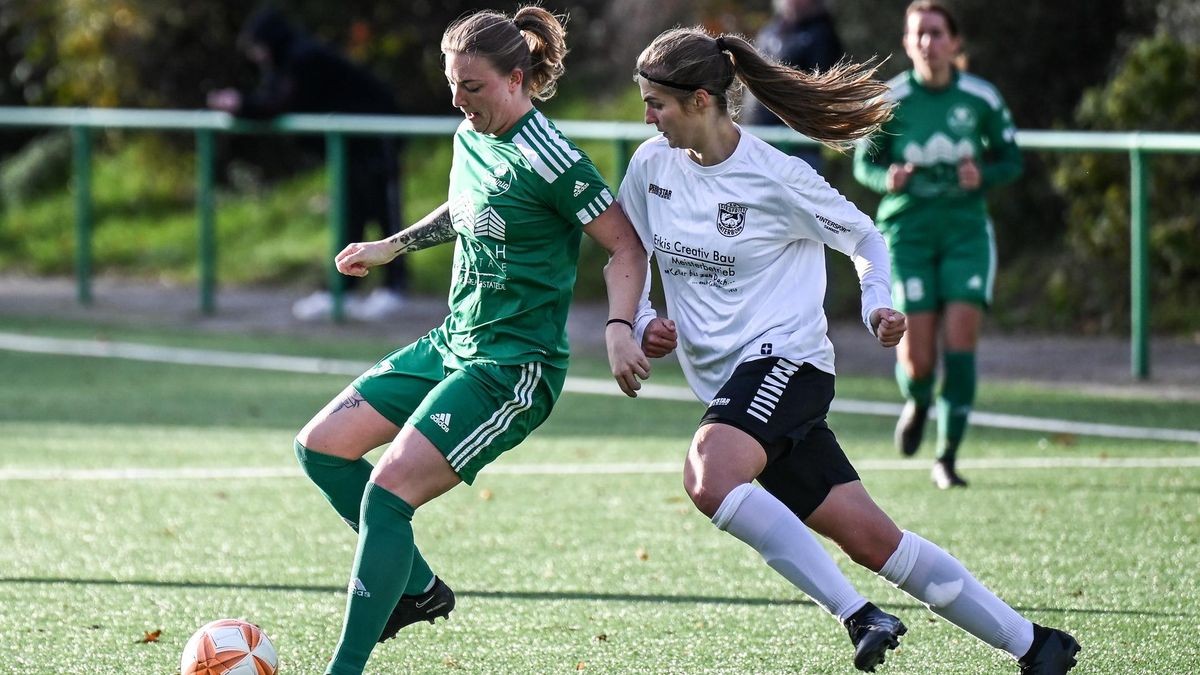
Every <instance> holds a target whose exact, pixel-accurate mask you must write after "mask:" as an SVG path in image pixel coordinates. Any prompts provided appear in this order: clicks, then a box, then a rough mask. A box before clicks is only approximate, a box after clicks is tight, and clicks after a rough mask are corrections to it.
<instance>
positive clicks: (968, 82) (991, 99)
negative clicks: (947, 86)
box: [958, 73, 1002, 110]
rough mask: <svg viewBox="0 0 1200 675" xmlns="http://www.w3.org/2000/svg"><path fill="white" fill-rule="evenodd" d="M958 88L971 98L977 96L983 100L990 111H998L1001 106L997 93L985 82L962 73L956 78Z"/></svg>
mask: <svg viewBox="0 0 1200 675" xmlns="http://www.w3.org/2000/svg"><path fill="white" fill-rule="evenodd" d="M958 88H959V89H962V90H963V91H965V92H967V93H968V94H971V95H972V96H978V97H979V98H981V99H983V100H984V101H986V102H987V104H988V105H989V106H991V108H992V110H999V109H1000V106H1001V105H1002V103H1001V99H1000V94H999V92H997V91H996V88H995V87H993V86H992V85H991V84H989V83H988V82H987V80H982V79H980V78H978V77H975V76H974V75H968V74H967V73H962V74H961V75H959V76H958Z"/></svg>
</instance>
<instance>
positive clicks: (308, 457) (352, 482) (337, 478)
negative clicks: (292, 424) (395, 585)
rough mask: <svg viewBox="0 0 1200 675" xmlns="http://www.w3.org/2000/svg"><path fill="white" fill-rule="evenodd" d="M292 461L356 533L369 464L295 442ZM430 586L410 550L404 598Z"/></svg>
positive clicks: (417, 555) (423, 566)
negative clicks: (409, 568)
mask: <svg viewBox="0 0 1200 675" xmlns="http://www.w3.org/2000/svg"><path fill="white" fill-rule="evenodd" d="M295 446H296V459H297V461H299V462H300V468H302V469H304V473H306V474H308V477H309V478H310V479H312V482H314V483H316V484H317V488H318V489H320V490H321V494H323V495H325V499H327V500H329V503H330V504H332V505H333V510H335V511H337V513H338V515H339V516H341V517H342V520H344V521H346V524H347V525H349V526H350V527H352V528H354V531H355V532H357V531H358V516H359V510H360V508H361V506H362V501H363V491H364V490H365V489H366V487H367V482H368V481H370V480H371V468H372V467H371V463H370V462H368V461H367V460H365V459H359V460H355V461H351V460H348V459H342V458H341V457H334V456H333V455H327V454H325V453H322V452H315V451H313V450H309V449H308V448H306V447H304V446H303V445H301V444H300V441H295ZM432 583H433V570H431V569H429V563H427V562H425V558H423V557H421V552H420V551H417V550H415V549H414V551H413V561H412V573H411V574H409V577H408V586H407V587H406V588H405V589H404V594H405V595H417V594H419V593H424V592H425V591H426V590H427V589H428V588H429V586H430V584H432Z"/></svg>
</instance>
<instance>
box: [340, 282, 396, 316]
mask: <svg viewBox="0 0 1200 675" xmlns="http://www.w3.org/2000/svg"><path fill="white" fill-rule="evenodd" d="M402 309H404V296H403V295H401V294H400V293H397V292H396V291H393V290H391V289H388V288H376V289H375V290H373V291H371V293H370V294H369V295H368V296H367V297H365V298H363V299H361V300H357V301H355V302H351V303H347V305H346V314H347V316H349V317H350V318H351V319H357V320H358V321H382V320H384V319H390V318H392V317H394V316H396V315H397V314H399V313H400V310H402Z"/></svg>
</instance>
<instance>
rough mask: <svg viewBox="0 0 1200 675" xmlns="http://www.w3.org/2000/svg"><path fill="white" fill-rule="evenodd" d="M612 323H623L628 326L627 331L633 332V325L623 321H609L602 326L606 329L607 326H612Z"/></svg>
mask: <svg viewBox="0 0 1200 675" xmlns="http://www.w3.org/2000/svg"><path fill="white" fill-rule="evenodd" d="M614 323H623V324H625V325H626V326H629V330H633V324H631V323H629V322H628V321H626V320H625V319H609V320H608V323H606V324H604V327H605V328H608V327H609V326H611V325H613V324H614Z"/></svg>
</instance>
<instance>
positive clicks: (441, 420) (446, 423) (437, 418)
mask: <svg viewBox="0 0 1200 675" xmlns="http://www.w3.org/2000/svg"><path fill="white" fill-rule="evenodd" d="M429 419H431V420H433V423H434V424H436V425H438V426H439V427H441V428H442V431H450V413H433V414H432V415H430V416H429Z"/></svg>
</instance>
